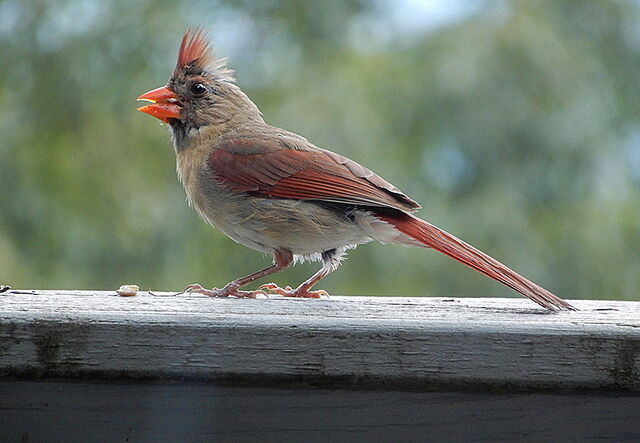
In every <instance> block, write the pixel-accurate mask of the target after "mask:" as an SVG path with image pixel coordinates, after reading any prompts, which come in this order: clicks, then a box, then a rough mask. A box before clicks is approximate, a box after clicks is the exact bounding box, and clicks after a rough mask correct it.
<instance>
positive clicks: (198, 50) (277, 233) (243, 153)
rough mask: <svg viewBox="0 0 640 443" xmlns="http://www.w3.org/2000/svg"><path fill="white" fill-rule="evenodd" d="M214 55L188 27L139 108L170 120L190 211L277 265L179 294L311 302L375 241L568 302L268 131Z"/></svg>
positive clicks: (389, 195) (401, 199) (351, 171)
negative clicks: (300, 271) (287, 277)
mask: <svg viewBox="0 0 640 443" xmlns="http://www.w3.org/2000/svg"><path fill="white" fill-rule="evenodd" d="M232 73H233V72H232V71H231V70H229V69H228V68H226V66H225V60H221V59H216V58H215V57H214V54H213V52H212V51H211V49H210V47H209V44H208V42H207V36H206V34H205V33H204V32H203V31H202V30H201V29H200V30H196V31H194V32H191V31H187V32H186V33H185V34H184V36H183V38H182V43H181V44H180V50H179V52H178V63H177V66H176V68H175V70H174V71H173V75H172V76H171V78H170V79H169V81H168V83H167V84H166V86H163V87H160V88H157V89H154V90H152V91H149V92H147V93H145V94H142V95H141V96H140V97H138V100H144V101H148V102H151V104H149V105H146V106H143V107H141V108H139V109H138V110H139V111H142V112H145V113H147V114H149V115H152V116H153V117H156V118H158V119H160V120H162V121H163V122H165V123H167V124H168V125H169V127H170V132H171V136H172V139H173V144H174V147H175V152H176V157H177V171H178V177H179V178H180V181H181V182H182V184H183V185H184V188H185V190H186V194H187V197H188V200H189V202H190V204H191V205H192V206H193V207H194V208H195V209H196V211H197V212H198V214H200V216H201V217H202V218H203V219H204V220H205V221H206V222H208V223H210V224H212V225H214V226H216V227H217V228H218V229H220V230H221V231H222V232H224V233H225V234H226V235H228V236H229V237H231V238H232V239H233V240H235V241H236V242H238V243H240V244H242V245H245V246H247V247H249V248H252V249H255V250H258V251H262V252H265V253H269V254H273V257H274V263H273V265H272V266H269V267H267V268H265V269H262V270H260V271H257V272H255V273H253V274H251V275H248V276H246V277H242V278H238V279H237V280H234V281H232V282H230V283H228V284H227V285H226V286H224V287H223V288H222V289H218V288H214V289H211V290H209V289H205V288H203V287H202V286H200V285H198V284H193V285H189V286H187V288H186V290H189V291H191V292H198V293H202V294H205V295H208V296H212V297H229V296H234V297H250V298H254V297H255V296H256V295H257V294H259V293H264V290H268V291H270V292H273V293H278V294H281V295H284V296H288V297H313V298H317V297H320V296H321V295H323V294H326V292H325V291H312V290H311V288H312V287H313V286H314V285H315V284H316V283H317V282H318V281H319V280H320V279H322V278H323V277H325V276H327V275H328V274H329V273H331V272H333V271H335V270H336V269H337V268H338V266H339V265H340V260H341V258H342V257H343V255H344V254H345V251H346V250H347V249H351V248H354V247H355V246H357V245H360V244H362V243H367V242H370V241H372V240H377V241H379V242H381V243H394V244H399V245H404V246H418V247H427V248H433V249H435V250H437V251H440V252H442V253H443V254H446V255H448V256H449V257H452V258H454V259H456V260H458V261H460V262H462V263H464V264H465V265H467V266H469V267H471V268H473V269H475V270H477V271H479V272H481V273H483V274H485V275H487V276H489V277H491V278H493V279H494V280H497V281H499V282H500V283H502V284H504V285H506V286H508V287H510V288H512V289H514V290H516V291H518V292H519V293H520V294H522V295H524V296H526V297H529V298H530V299H531V300H533V301H534V302H536V303H538V304H539V305H541V306H543V307H545V308H547V309H549V310H551V311H558V310H562V309H569V310H574V309H575V308H574V307H573V306H571V305H570V304H569V303H567V302H566V301H564V300H562V299H560V298H558V297H556V296H555V295H553V294H552V293H551V292H549V291H547V290H545V289H543V288H542V287H540V286H538V285H536V284H535V283H533V282H531V281H529V280H527V279H526V278H524V277H522V276H520V275H519V274H517V273H516V272H514V271H512V270H511V269H509V268H508V267H506V266H505V265H503V264H502V263H500V262H498V261H497V260H495V259H493V258H491V257H489V256H488V255H487V254H485V253H483V252H481V251H479V250H478V249H476V248H474V247H473V246H470V245H468V244H467V243H465V242H464V241H462V240H460V239H458V238H456V237H454V236H453V235H451V234H449V233H447V232H445V231H443V230H442V229H440V228H437V227H436V226H433V225H431V224H429V223H427V222H426V221H424V220H421V219H419V218H417V217H416V216H414V215H413V214H412V213H413V212H414V211H415V210H417V209H419V208H420V205H418V203H416V202H415V201H413V200H412V199H411V198H409V197H407V196H406V195H405V194H404V193H402V191H400V190H399V189H398V188H396V187H395V186H393V185H392V184H391V183H389V182H387V181H386V180H384V179H383V178H381V177H379V176H378V175H376V174H374V173H373V172H371V171H370V170H369V169H367V168H365V167H363V166H361V165H359V164H358V163H356V162H354V161H353V160H349V159H348V158H346V157H344V156H342V155H340V154H336V153H334V152H331V151H327V150H324V149H321V148H318V147H316V146H314V145H313V144H311V143H310V142H309V141H307V140H306V139H305V138H304V137H301V136H299V135H297V134H293V133H291V132H288V131H285V130H283V129H280V128H276V127H273V126H270V125H268V124H266V123H265V122H264V120H263V119H262V116H261V113H260V111H259V110H258V108H257V106H256V105H255V104H254V103H253V102H252V101H251V100H250V99H249V97H247V96H246V95H245V94H244V93H243V92H242V91H241V90H240V88H239V87H238V86H237V85H236V84H235V79H234V78H233V77H232ZM308 259H311V260H322V263H323V265H322V268H321V269H320V270H319V271H318V272H317V273H315V274H314V275H313V276H311V278H309V279H308V280H306V281H305V282H303V283H302V284H301V285H300V286H298V287H297V288H295V289H292V288H290V287H288V286H287V287H285V288H281V287H278V286H277V285H275V284H273V283H270V284H267V285H263V286H261V287H260V288H259V289H258V290H257V291H242V290H240V288H241V287H242V286H245V285H247V284H249V283H251V282H253V281H254V280H256V279H258V278H261V277H265V276H267V275H270V274H273V273H275V272H277V271H280V270H282V269H285V268H287V267H288V266H289V265H291V264H292V263H294V262H296V261H297V260H308Z"/></svg>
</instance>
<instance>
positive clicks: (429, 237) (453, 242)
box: [376, 213, 577, 311]
mask: <svg viewBox="0 0 640 443" xmlns="http://www.w3.org/2000/svg"><path fill="white" fill-rule="evenodd" d="M376 217H378V218H379V219H380V220H383V221H385V222H387V223H390V224H391V225H393V226H394V227H395V228H396V229H397V230H398V231H400V232H402V233H403V234H405V235H408V236H409V237H411V238H413V239H415V240H417V241H419V242H420V243H422V244H424V245H425V246H427V247H429V248H433V249H435V250H437V251H440V252H442V253H443V254H446V255H448V256H449V257H451V258H453V259H456V260H458V261H459V262H461V263H464V264H465V265H467V266H469V267H471V268H473V269H475V270H476V271H479V272H482V273H483V274H484V275H486V276H488V277H491V278H493V279H494V280H497V281H499V282H500V283H502V284H504V285H506V286H508V287H510V288H511V289H513V290H515V291H518V292H519V293H520V294H522V295H524V296H525V297H528V298H530V299H531V300H533V301H534V302H536V303H538V304H539V305H540V306H543V307H545V308H547V309H549V310H550V311H559V310H563V309H568V310H572V311H575V310H577V309H576V308H574V307H573V306H571V305H570V304H569V303H567V302H566V301H564V300H562V299H561V298H559V297H556V296H555V295H553V294H552V293H551V292H549V291H547V290H546V289H544V288H542V287H541V286H538V285H537V284H535V283H533V282H532V281H530V280H527V279H526V278H524V277H523V276H521V275H520V274H518V273H516V272H514V271H512V270H511V269H509V268H508V267H506V266H505V265H503V264H502V263H500V262H499V261H498V260H496V259H494V258H492V257H490V256H488V255H487V254H485V253H484V252H482V251H480V250H478V249H476V248H474V247H473V246H471V245H469V244H467V243H465V242H464V241H462V240H460V239H459V238H457V237H455V236H453V235H451V234H449V233H448V232H445V231H443V230H442V229H440V228H438V227H437V226H433V225H432V224H430V223H427V222H426V221H424V220H420V219H419V218H417V217H414V216H413V215H410V214H406V213H397V214H393V215H386V214H376Z"/></svg>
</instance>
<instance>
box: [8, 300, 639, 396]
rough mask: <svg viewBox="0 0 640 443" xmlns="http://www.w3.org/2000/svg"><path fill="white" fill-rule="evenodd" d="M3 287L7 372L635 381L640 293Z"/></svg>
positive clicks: (368, 381)
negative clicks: (352, 293)
mask: <svg viewBox="0 0 640 443" xmlns="http://www.w3.org/2000/svg"><path fill="white" fill-rule="evenodd" d="M572 304H574V305H575V306H576V307H577V308H578V309H580V311H578V312H562V313H557V314H554V313H550V312H546V311H544V310H543V309H541V308H537V307H536V306H535V305H533V304H531V302H529V301H527V300H525V299H522V300H521V299H483V298H477V299H442V298H393V297H338V296H335V297H332V298H330V299H323V300H298V299H283V298H281V297H272V298H270V299H263V300H245V299H210V298H206V297H203V296H196V295H180V296H174V297H170V296H167V297H159V296H152V295H149V294H148V293H146V292H141V293H140V295H138V296H135V297H126V298H125V297H118V296H116V294H115V291H114V292H96V291H19V292H18V293H16V291H9V292H7V293H4V294H1V295H0V374H1V375H4V376H51V375H54V376H66V377H100V378H111V377H125V378H127V377H131V378H135V377H145V378H152V379H159V378H160V379H162V378H179V379H182V378H187V379H200V380H228V381H247V382H261V383H271V382H285V383H290V382H308V383H313V384H314V385H316V386H325V387H330V386H339V385H349V386H352V385H366V386H385V387H391V388H403V389H404V388H412V389H434V388H440V387H443V386H446V387H478V388H486V387H490V388H509V389H511V388H524V389H578V388H587V389H615V390H633V391H639V390H640V303H636V302H617V301H582V300H575V301H572Z"/></svg>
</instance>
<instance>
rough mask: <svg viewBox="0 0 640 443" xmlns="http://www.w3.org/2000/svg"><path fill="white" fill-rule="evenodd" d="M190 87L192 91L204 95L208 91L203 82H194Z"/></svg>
mask: <svg viewBox="0 0 640 443" xmlns="http://www.w3.org/2000/svg"><path fill="white" fill-rule="evenodd" d="M189 89H190V90H191V93H192V94H194V95H202V94H204V93H205V92H207V87H206V86H205V85H203V84H202V83H194V84H192V85H191V87H190V88H189Z"/></svg>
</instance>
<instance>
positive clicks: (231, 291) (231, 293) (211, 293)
mask: <svg viewBox="0 0 640 443" xmlns="http://www.w3.org/2000/svg"><path fill="white" fill-rule="evenodd" d="M184 293H189V294H194V293H195V294H203V295H206V296H207V297H236V298H256V297H257V296H258V295H264V296H265V297H268V295H267V293H266V292H264V291H261V290H260V289H258V290H257V291H241V290H240V289H238V288H237V287H236V286H234V285H231V284H228V285H227V286H225V287H224V288H222V289H218V288H213V289H207V288H203V287H202V286H200V285H199V284H197V283H194V284H192V285H189V286H187V287H186V288H184V290H183V291H182V294H184Z"/></svg>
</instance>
